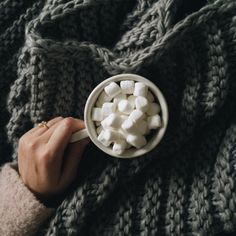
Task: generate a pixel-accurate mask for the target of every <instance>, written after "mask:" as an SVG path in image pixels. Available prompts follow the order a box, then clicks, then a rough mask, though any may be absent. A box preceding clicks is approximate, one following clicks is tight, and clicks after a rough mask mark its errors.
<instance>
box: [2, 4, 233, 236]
mask: <svg viewBox="0 0 236 236" xmlns="http://www.w3.org/2000/svg"><path fill="white" fill-rule="evenodd" d="M189 5H190V4H189V1H187V0H186V1H185V0H136V1H135V0H48V1H43V0H41V1H36V0H32V1H23V0H3V1H1V2H0V61H1V63H0V89H1V94H0V96H1V99H0V107H1V116H0V131H1V132H0V152H1V154H0V156H1V159H0V161H1V163H4V162H6V161H11V160H13V159H15V158H17V155H16V149H17V142H18V139H19V138H20V136H21V135H22V134H24V132H26V131H27V130H29V129H30V128H32V127H33V125H34V124H35V123H38V122H40V121H42V120H48V119H51V118H53V117H55V116H58V115H61V116H73V117H77V118H83V109H84V105H85V102H86V99H87V97H88V95H89V94H90V92H91V91H92V90H93V88H94V87H95V86H96V85H97V84H98V83H100V82H101V81H103V80H104V79H106V78H108V77H110V76H112V75H116V74H120V73H136V74H139V75H142V76H144V77H146V78H148V79H150V80H151V81H152V82H154V83H155V84H157V85H158V87H159V88H160V89H161V91H162V92H163V94H164V96H165V98H166V100H167V103H168V106H169V112H170V114H169V115H170V120H169V125H168V128H167V132H166V134H165V136H164V139H163V140H162V141H161V143H160V144H159V145H158V146H157V147H156V148H155V149H154V150H153V151H152V152H150V153H148V154H146V155H145V156H143V157H140V158H136V159H129V160H121V159H116V158H113V157H109V156H108V155H106V154H105V153H103V152H102V151H100V150H98V149H97V148H96V147H95V146H94V145H93V144H92V143H91V144H90V146H89V147H88V149H87V151H86V153H85V154H84V157H83V160H82V162H81V165H80V166H79V170H78V176H77V178H76V180H75V182H74V183H73V186H72V187H71V188H70V191H69V192H68V194H67V195H66V196H65V199H64V200H63V201H62V202H61V203H60V205H59V206H58V207H57V209H56V212H55V214H54V215H53V216H52V217H51V219H50V220H49V221H48V222H45V224H44V225H43V226H42V227H41V228H40V230H39V232H38V235H48V236H49V235H86V236H87V235H107V236H108V235H109V236H110V235H203V236H204V235H207V236H211V235H217V234H220V235H223V233H230V232H233V231H236V169H235V167H236V116H235V115H236V114H235V112H236V80H235V78H236V2H235V1H234V0H216V1H214V0H211V1H208V2H207V1H199V2H198V4H195V6H192V7H190V6H189ZM7 140H8V142H7Z"/></svg>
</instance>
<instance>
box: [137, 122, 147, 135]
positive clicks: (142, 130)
mask: <svg viewBox="0 0 236 236" xmlns="http://www.w3.org/2000/svg"><path fill="white" fill-rule="evenodd" d="M137 129H138V131H139V133H140V134H141V135H145V134H147V133H148V125H147V122H146V121H144V120H140V121H139V123H138V125H137Z"/></svg>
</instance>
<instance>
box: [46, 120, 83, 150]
mask: <svg viewBox="0 0 236 236" xmlns="http://www.w3.org/2000/svg"><path fill="white" fill-rule="evenodd" d="M83 128H85V125H84V122H83V121H82V120H79V119H74V118H72V117H68V118H65V119H63V120H62V121H60V122H58V124H57V127H56V129H55V131H54V132H53V134H52V135H51V137H50V138H49V140H48V146H49V148H50V150H52V152H53V153H60V152H63V151H64V150H65V148H66V146H67V145H68V143H69V141H70V138H71V135H72V133H74V132H75V131H77V130H81V129H83Z"/></svg>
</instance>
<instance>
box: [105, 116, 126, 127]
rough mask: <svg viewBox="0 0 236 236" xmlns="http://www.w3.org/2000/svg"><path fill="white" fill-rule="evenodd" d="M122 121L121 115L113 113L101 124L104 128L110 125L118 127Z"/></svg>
mask: <svg viewBox="0 0 236 236" xmlns="http://www.w3.org/2000/svg"><path fill="white" fill-rule="evenodd" d="M122 122H123V119H122V118H121V117H120V116H119V115H117V114H116V113H112V114H110V115H109V116H107V117H106V118H105V119H104V120H103V121H102V122H101V125H102V127H103V128H104V129H106V128H109V127H111V128H115V129H118V128H120V126H121V124H122Z"/></svg>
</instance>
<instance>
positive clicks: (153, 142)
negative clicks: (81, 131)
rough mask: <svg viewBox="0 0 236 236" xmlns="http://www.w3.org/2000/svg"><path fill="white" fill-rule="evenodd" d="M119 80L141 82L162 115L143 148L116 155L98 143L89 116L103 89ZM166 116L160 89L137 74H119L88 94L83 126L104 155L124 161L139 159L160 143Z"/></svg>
mask: <svg viewBox="0 0 236 236" xmlns="http://www.w3.org/2000/svg"><path fill="white" fill-rule="evenodd" d="M121 80H133V81H135V82H143V83H144V84H146V85H147V86H148V89H149V90H150V91H151V92H152V94H153V95H154V97H155V98H156V99H157V100H158V103H159V104H160V107H161V113H162V115H161V120H162V126H161V127H160V128H158V131H157V133H156V134H154V135H153V137H152V138H151V139H150V140H148V141H147V144H146V145H145V146H144V147H142V148H140V149H135V148H134V147H132V148H130V149H127V150H125V151H124V152H123V153H122V154H121V155H118V154H116V153H114V152H113V151H112V149H111V147H106V146H104V145H103V144H102V143H101V142H99V141H98V139H97V136H98V135H97V132H96V127H95V124H94V121H92V118H91V114H92V108H93V107H95V106H94V105H95V104H96V101H97V98H98V97H99V95H100V94H101V92H102V91H103V90H104V88H105V87H106V86H107V85H108V84H110V83H111V82H119V81H121ZM168 116H169V114H168V106H167V102H166V99H165V98H164V96H163V94H162V92H161V91H160V89H159V88H158V87H157V86H156V85H155V84H154V83H153V82H151V81H150V80H148V79H146V78H145V77H143V76H140V75H137V74H119V75H115V76H112V77H109V78H107V79H105V80H104V81H102V82H101V83H99V84H98V85H97V86H96V87H95V88H94V89H93V91H92V92H91V93H90V95H89V97H88V99H87V102H86V105H85V109H84V121H85V126H86V129H87V132H88V136H89V138H90V139H91V141H92V142H93V143H94V144H95V145H96V146H97V147H98V148H99V149H101V150H102V151H104V152H105V153H107V154H109V155H111V156H113V157H117V158H124V159H128V158H135V157H140V156H142V155H144V154H146V153H148V152H150V151H151V150H152V149H154V148H155V147H156V146H157V145H158V144H159V143H160V141H161V140H162V138H163V136H164V134H165V132H166V128H167V124H168Z"/></svg>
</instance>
